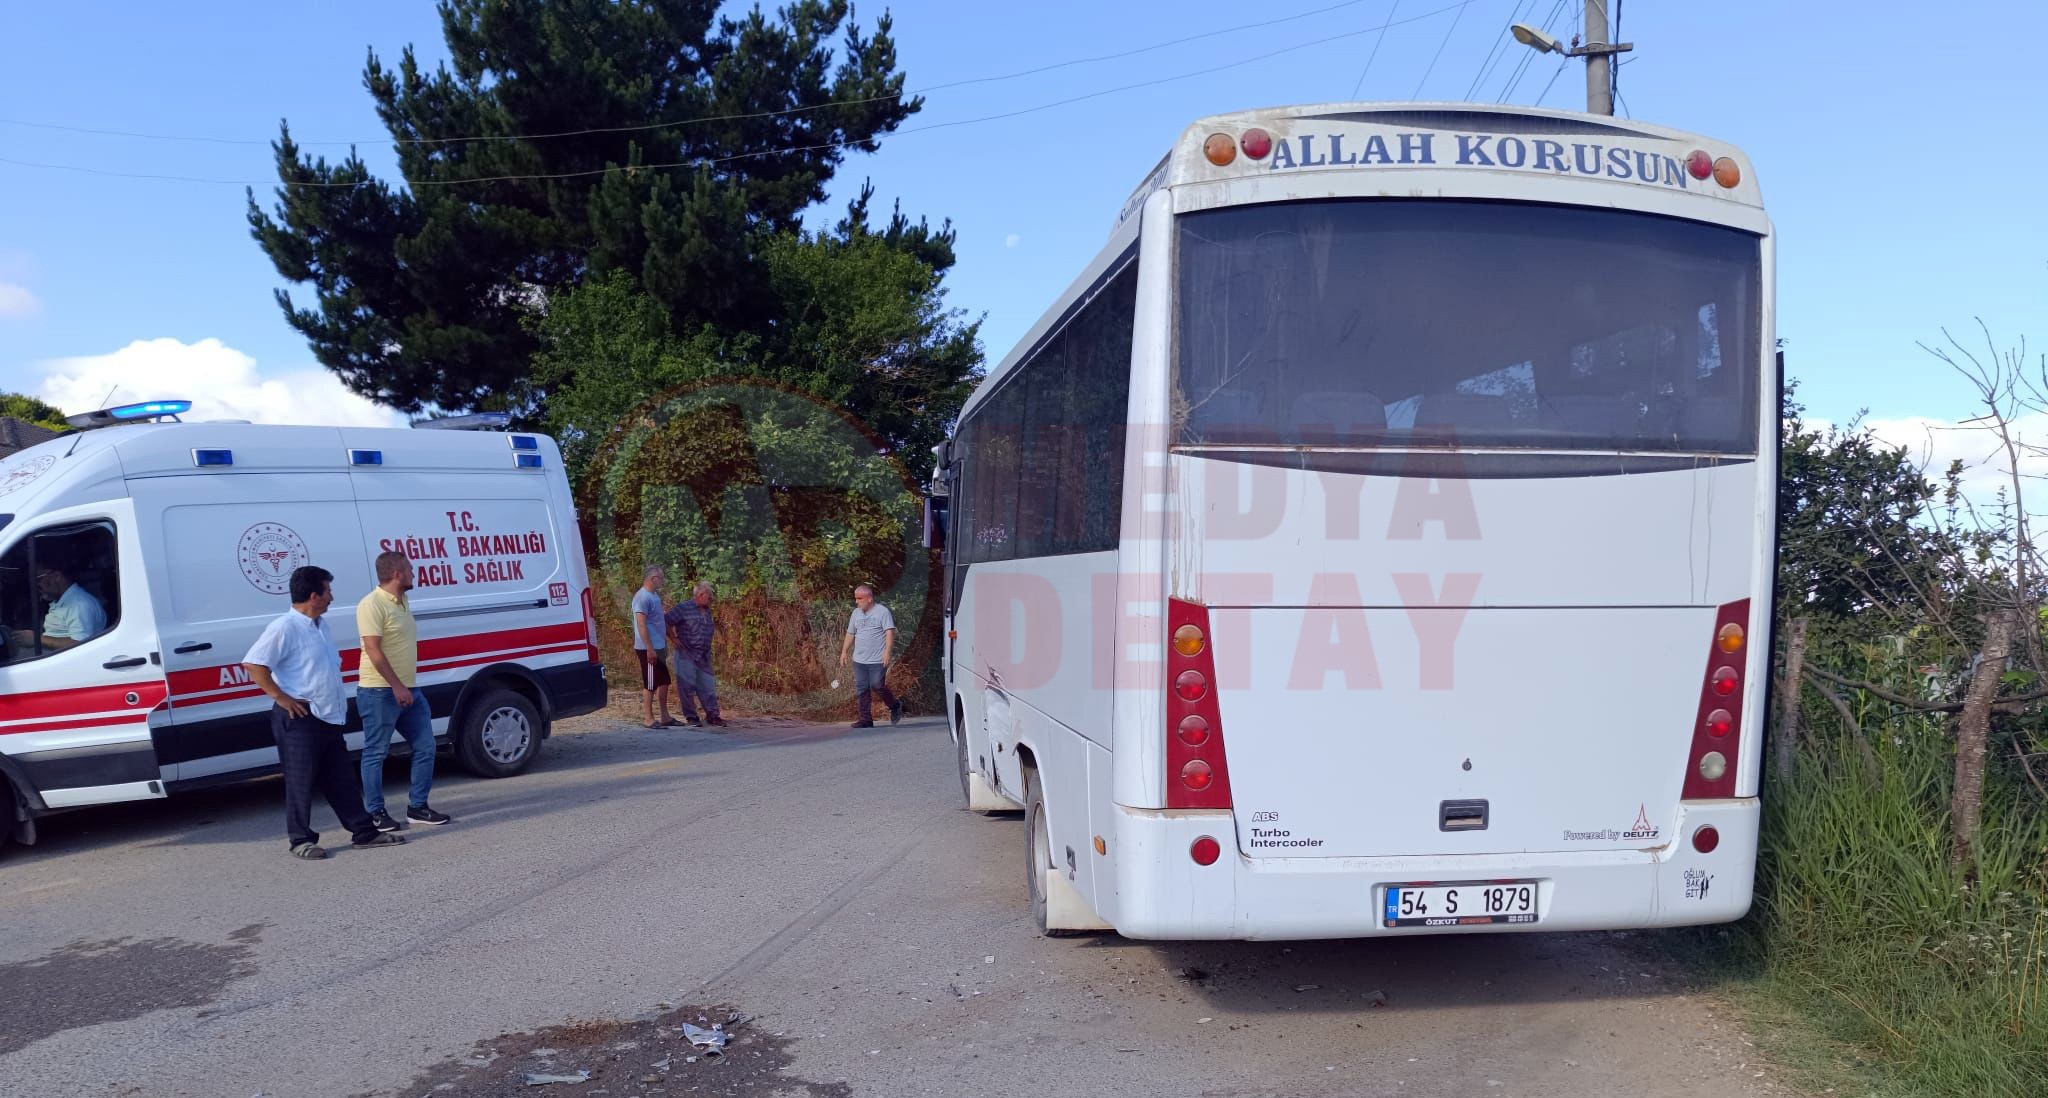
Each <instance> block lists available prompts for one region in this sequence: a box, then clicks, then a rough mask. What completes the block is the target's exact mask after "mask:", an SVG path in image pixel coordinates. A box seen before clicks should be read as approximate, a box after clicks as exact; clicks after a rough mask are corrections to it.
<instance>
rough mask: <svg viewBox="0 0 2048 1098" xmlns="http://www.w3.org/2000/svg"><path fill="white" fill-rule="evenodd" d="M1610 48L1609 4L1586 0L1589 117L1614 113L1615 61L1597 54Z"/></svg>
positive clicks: (1602, 0)
mask: <svg viewBox="0 0 2048 1098" xmlns="http://www.w3.org/2000/svg"><path fill="white" fill-rule="evenodd" d="M1605 45H1607V0H1586V44H1585V45H1584V46H1583V47H1581V48H1582V49H1584V50H1585V51H1586V113H1587V114H1613V113H1614V71H1613V70H1614V58H1613V57H1612V56H1611V55H1609V54H1606V53H1595V52H1593V51H1595V50H1597V49H1599V48H1600V47H1601V46H1605Z"/></svg>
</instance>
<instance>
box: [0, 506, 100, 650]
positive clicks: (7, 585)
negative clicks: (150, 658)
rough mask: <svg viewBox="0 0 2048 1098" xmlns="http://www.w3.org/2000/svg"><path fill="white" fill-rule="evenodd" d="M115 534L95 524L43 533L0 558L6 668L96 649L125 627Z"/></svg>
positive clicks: (0, 613)
mask: <svg viewBox="0 0 2048 1098" xmlns="http://www.w3.org/2000/svg"><path fill="white" fill-rule="evenodd" d="M119 560H120V556H119V553H118V551H117V549H116V545H115V540H114V527H113V526H112V525H111V524H109V523H104V522H95V523H86V524H83V525H76V526H60V527H52V528H50V529H47V530H38V531H36V532H35V533H33V534H30V535H29V536H27V537H25V538H22V539H21V540H20V541H17V542H15V543H14V544H13V545H12V546H10V547H9V548H8V549H7V551H6V552H5V553H4V554H0V626H4V627H5V629H6V637H5V640H6V652H5V656H4V659H0V662H4V663H22V662H25V661H28V660H35V659H41V658H42V657H44V656H50V655H55V654H57V653H59V652H65V651H69V650H70V649H73V648H77V647H80V646H82V645H86V644H90V643H91V642H92V641H93V640H94V639H95V638H97V637H99V636H101V635H103V634H105V633H106V632H107V631H109V630H111V629H112V628H113V627H114V626H115V625H116V624H117V623H119V621H120V620H121V583H120V576H119V572H118V568H119Z"/></svg>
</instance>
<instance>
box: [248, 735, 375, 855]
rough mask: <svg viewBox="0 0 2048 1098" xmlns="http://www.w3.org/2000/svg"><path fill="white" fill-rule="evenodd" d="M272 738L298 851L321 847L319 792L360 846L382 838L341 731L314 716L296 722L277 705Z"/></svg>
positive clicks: (287, 829)
mask: <svg viewBox="0 0 2048 1098" xmlns="http://www.w3.org/2000/svg"><path fill="white" fill-rule="evenodd" d="M270 734H271V736H272V737H273V738H275V739H276V740H277V761H278V763H279V764H280V765H281V766H283V768H284V833H285V835H287V836H288V837H290V839H291V841H292V845H293V846H298V845H299V844H300V843H317V842H319V841H320V833H319V832H317V831H315V830H313V791H314V790H315V789H318V790H319V791H320V794H321V796H324V797H326V798H327V807H329V808H331V809H333V810H334V815H335V817H336V818H337V819H339V820H341V826H343V827H345V828H348V830H349V834H350V835H351V836H353V837H354V839H355V841H356V842H359V843H360V842H368V841H369V840H371V839H374V838H376V837H377V826H376V825H375V824H373V823H371V822H370V814H369V813H368V812H365V811H363V779H362V776H361V775H360V774H359V773H358V772H357V770H356V766H355V764H354V763H353V762H351V761H349V757H348V744H346V743H344V742H343V741H342V738H341V726H340V725H338V724H328V723H327V722H326V721H323V720H321V719H320V718H318V717H316V716H313V715H312V714H311V713H308V714H306V715H305V716H303V717H292V716H290V715H288V714H287V713H285V711H284V707H283V706H279V705H273V706H271V707H270Z"/></svg>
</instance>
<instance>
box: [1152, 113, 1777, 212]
mask: <svg viewBox="0 0 2048 1098" xmlns="http://www.w3.org/2000/svg"><path fill="white" fill-rule="evenodd" d="M1260 134H1263V135H1264V137H1263V139H1261V138H1260V136H1259V135H1260ZM1212 144H1213V146H1215V147H1214V148H1213V149H1212V147H1211V146H1212ZM1212 151H1213V152H1214V153H1215V156H1213V157H1212V156H1211V155H1210V153H1211V152H1212ZM1217 161H1221V162H1220V163H1218V162H1217ZM1358 169H1374V170H1390V171H1396V172H1398V171H1403V170H1408V171H1413V170H1429V169H1434V170H1438V171H1483V172H1494V173H1503V172H1505V173H1512V174H1516V175H1533V176H1538V177H1541V176H1564V177H1577V178H1583V179H1598V180H1601V181H1603V182H1607V183H1611V184H1614V185H1616V186H1629V187H1655V188H1659V189H1662V190H1670V191H1683V192H1686V193H1689V194H1694V195H1699V196H1701V197H1704V198H1708V199H1711V200H1716V201H1727V202H1735V203H1738V204H1741V205H1745V206H1754V207H1760V206H1762V205H1763V197H1762V194H1761V192H1760V191H1759V190H1758V188H1757V185H1756V178H1755V173H1754V172H1752V171H1751V170H1750V164H1749V159H1748V158H1747V157H1746V156H1744V155H1743V154H1742V152H1741V150H1739V149H1737V148H1735V147H1734V146H1732V145H1730V144H1728V143H1727V142H1724V141H1717V140H1714V139H1712V138H1707V137H1701V136H1698V135H1696V134H1691V133H1686V132H1685V131H1682V130H1674V129H1669V128H1666V127H1663V126H1654V125H1650V124H1649V123H1645V122H1637V121H1634V120H1631V119H1625V118H1613V117H1609V116H1607V115H1595V114H1581V113H1578V112H1575V111H1554V110H1541V109H1537V108H1531V107H1504V106H1492V105H1486V104H1478V103H1317V104H1310V105H1306V106H1295V107H1265V108H1259V109H1255V110H1246V111H1236V112H1233V113H1230V114H1219V115H1213V116H1211V117H1208V118H1204V119H1201V120H1200V121H1197V122H1196V123H1194V124H1193V125H1191V126H1189V127H1188V128H1187V129H1186V130H1185V131H1183V132H1182V133H1181V136H1180V139H1179V140H1178V141H1177V142H1175V144H1174V146H1173V149H1172V151H1171V152H1169V153H1168V154H1167V156H1166V158H1165V159H1163V160H1161V161H1160V162H1159V165H1158V166H1157V167H1156V168H1154V169H1153V170H1152V171H1151V173H1150V174H1148V175H1147V176H1146V177H1145V179H1144V180H1143V181H1142V182H1141V183H1139V184H1138V187H1137V189H1136V190H1134V191H1132V192H1131V197H1130V198H1129V200H1128V201H1126V202H1125V203H1124V205H1123V209H1122V211H1121V212H1120V213H1119V214H1118V216H1117V224H1118V225H1121V224H1123V222H1124V221H1125V220H1126V219H1128V218H1130V217H1131V216H1133V215H1134V214H1135V213H1136V212H1137V211H1138V209H1139V207H1141V206H1143V205H1144V201H1145V197H1146V196H1147V195H1149V194H1151V193H1152V192H1154V191H1156V190H1159V189H1161V188H1164V187H1175V186H1179V185H1182V184H1187V183H1199V182H1208V181H1213V180H1228V179H1243V178H1247V177H1250V176H1252V175H1254V174H1266V173H1272V172H1282V171H1284V172H1309V171H1344V170H1358Z"/></svg>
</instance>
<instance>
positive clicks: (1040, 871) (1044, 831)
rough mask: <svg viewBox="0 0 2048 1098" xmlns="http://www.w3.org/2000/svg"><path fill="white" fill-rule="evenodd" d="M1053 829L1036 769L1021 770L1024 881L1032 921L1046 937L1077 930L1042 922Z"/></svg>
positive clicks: (1064, 934) (1070, 933)
mask: <svg viewBox="0 0 2048 1098" xmlns="http://www.w3.org/2000/svg"><path fill="white" fill-rule="evenodd" d="M1054 868H1055V867H1054V865H1053V861H1052V830H1051V829H1050V828H1048V827H1047V826H1046V823H1045V787H1044V786H1042V785H1040V784H1039V782H1038V771H1037V770H1036V769H1030V770H1026V771H1024V882H1025V884H1026V885H1027V886H1029V888H1030V889H1031V921H1032V923H1034V924H1036V925H1037V927H1038V932H1039V933H1040V934H1043V935H1045V936H1046V937H1048V938H1071V937H1073V936H1075V935H1077V934H1080V933H1082V932H1081V931H1078V930H1054V929H1052V928H1050V927H1048V926H1046V925H1045V922H1046V919H1045V875H1046V874H1047V873H1048V872H1051V871H1052V870H1053V869H1054Z"/></svg>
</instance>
